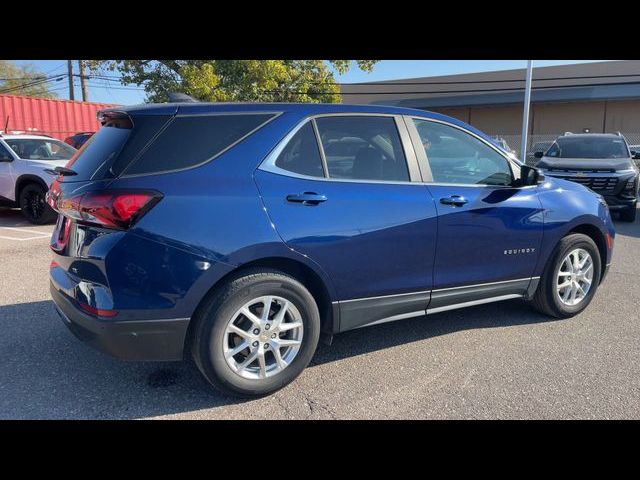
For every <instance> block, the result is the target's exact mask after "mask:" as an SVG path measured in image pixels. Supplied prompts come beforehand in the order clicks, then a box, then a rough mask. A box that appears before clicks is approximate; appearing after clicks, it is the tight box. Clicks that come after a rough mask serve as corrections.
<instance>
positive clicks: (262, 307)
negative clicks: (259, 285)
mask: <svg viewBox="0 0 640 480" xmlns="http://www.w3.org/2000/svg"><path fill="white" fill-rule="evenodd" d="M303 334H304V326H303V322H302V316H301V315H300V312H299V310H298V309H297V308H296V306H295V305H294V304H293V303H292V302H290V301H288V300H287V299H285V298H282V297H278V296H263V297H258V298H255V299H253V300H250V301H249V302H247V303H245V304H244V305H243V306H242V307H241V308H239V309H238V310H237V311H236V312H235V313H234V315H233V316H232V317H231V319H230V320H229V322H228V323H227V326H226V328H225V331H224V335H223V338H222V342H223V345H222V350H223V354H224V359H225V361H226V362H227V365H229V367H230V368H231V369H232V370H233V371H234V372H235V373H237V374H238V375H240V376H241V377H243V378H247V379H263V378H267V377H272V376H273V375H277V374H278V373H280V372H282V371H283V370H284V369H285V368H287V367H288V366H289V365H290V364H291V362H292V361H293V360H294V358H295V357H296V356H297V354H298V352H299V350H300V346H301V345H302V337H303Z"/></svg>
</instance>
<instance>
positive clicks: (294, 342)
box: [278, 338, 302, 348]
mask: <svg viewBox="0 0 640 480" xmlns="http://www.w3.org/2000/svg"><path fill="white" fill-rule="evenodd" d="M301 343H302V342H301V341H300V340H289V339H287V338H281V339H280V340H278V344H279V346H280V348H283V347H295V346H298V345H300V344H301Z"/></svg>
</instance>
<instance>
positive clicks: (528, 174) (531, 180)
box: [520, 165, 544, 186]
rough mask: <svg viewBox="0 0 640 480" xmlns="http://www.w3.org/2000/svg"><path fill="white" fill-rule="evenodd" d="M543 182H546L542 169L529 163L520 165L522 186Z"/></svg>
mask: <svg viewBox="0 0 640 480" xmlns="http://www.w3.org/2000/svg"><path fill="white" fill-rule="evenodd" d="M541 183H544V174H543V173H542V172H541V171H540V170H538V169H537V168H535V167H530V166H529V165H522V166H521V167H520V184H521V185H522V186H527V185H540V184H541Z"/></svg>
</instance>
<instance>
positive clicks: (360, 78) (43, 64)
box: [14, 60, 602, 105]
mask: <svg viewBox="0 0 640 480" xmlns="http://www.w3.org/2000/svg"><path fill="white" fill-rule="evenodd" d="M14 61H15V62H16V63H19V64H24V63H31V64H33V65H34V66H35V67H36V68H37V69H38V70H40V72H42V73H43V74H46V75H55V74H58V73H60V74H63V73H66V72H67V61H66V60H14ZM593 61H602V60H536V61H535V62H534V66H537V67H546V66H551V65H566V64H571V63H586V62H593ZM525 66H526V60H382V61H380V62H379V63H378V64H376V66H375V68H374V70H373V72H371V73H365V72H362V71H360V70H359V69H358V68H352V69H351V71H349V72H347V73H346V74H344V75H336V80H337V81H338V82H342V83H354V82H371V81H377V80H392V79H399V78H411V77H429V76H437V75H452V74H458V73H473V72H489V71H493V70H511V69H514V68H523V67H525ZM74 72H75V73H78V71H77V63H76V62H74ZM51 88H52V89H53V90H55V91H56V93H58V95H59V98H63V99H66V98H69V97H68V86H67V79H66V78H65V79H64V80H62V81H59V82H55V83H52V86H51ZM75 92H76V93H75V95H76V100H78V99H80V98H81V92H80V86H79V81H78V80H77V79H76V88H75ZM144 98H145V93H144V91H143V89H142V87H137V86H136V85H127V86H123V85H121V84H119V83H117V82H107V81H103V80H94V79H92V80H90V81H89V100H90V101H93V102H102V103H118V104H123V105H127V104H133V103H141V102H142V101H144Z"/></svg>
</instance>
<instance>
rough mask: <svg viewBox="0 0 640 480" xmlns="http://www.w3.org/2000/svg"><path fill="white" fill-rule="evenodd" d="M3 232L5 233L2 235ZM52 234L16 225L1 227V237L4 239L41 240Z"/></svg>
mask: <svg viewBox="0 0 640 480" xmlns="http://www.w3.org/2000/svg"><path fill="white" fill-rule="evenodd" d="M13 232H15V233H13ZM1 233H4V235H2V234H1ZM50 236H51V233H49V232H42V231H40V230H31V229H28V228H15V227H0V239H3V240H15V241H19V242H21V241H25V240H39V239H43V238H49V237H50Z"/></svg>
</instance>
